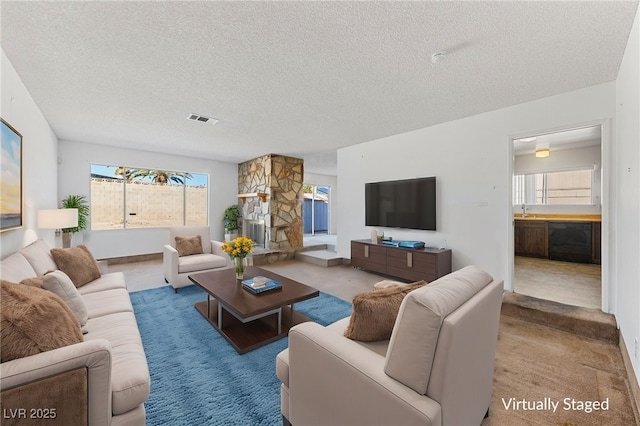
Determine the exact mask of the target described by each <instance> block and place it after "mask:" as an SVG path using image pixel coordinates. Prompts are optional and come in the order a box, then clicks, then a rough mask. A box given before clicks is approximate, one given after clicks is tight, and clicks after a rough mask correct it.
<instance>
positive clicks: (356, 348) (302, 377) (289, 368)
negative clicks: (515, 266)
mask: <svg viewBox="0 0 640 426" xmlns="http://www.w3.org/2000/svg"><path fill="white" fill-rule="evenodd" d="M502 293H503V283H502V281H496V280H493V278H491V277H490V276H489V275H488V274H487V273H485V272H484V271H482V270H481V269H480V268H477V267H467V268H464V269H461V270H459V271H457V272H454V273H451V274H449V275H447V276H445V277H442V278H440V279H439V280H437V281H434V282H433V283H431V284H429V285H427V286H424V287H422V288H419V289H417V290H414V291H412V292H410V293H409V294H408V295H407V296H406V297H405V298H404V300H403V301H402V305H401V307H400V311H399V313H398V316H397V318H396V322H395V326H394V328H393V332H392V335H391V339H390V340H387V341H378V342H371V343H364V342H358V341H354V340H350V339H348V338H346V337H344V331H345V329H346V327H347V325H348V323H349V318H345V319H343V320H340V321H338V322H336V323H334V324H331V325H329V326H328V327H323V326H321V325H319V324H316V323H314V322H307V323H303V324H299V325H297V326H295V327H293V328H292V329H291V330H290V331H289V348H288V349H286V350H284V351H283V352H281V353H280V354H279V355H278V357H277V360H276V370H277V375H278V377H279V378H280V380H281V382H282V385H281V412H282V416H283V422H284V424H293V425H295V426H303V425H479V424H480V423H481V422H482V419H483V417H485V415H487V414H488V409H489V404H490V401H491V391H492V385H493V367H494V358H495V352H496V344H497V338H498V323H499V318H500V307H501V303H502Z"/></svg>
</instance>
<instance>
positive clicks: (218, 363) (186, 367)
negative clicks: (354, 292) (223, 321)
mask: <svg viewBox="0 0 640 426" xmlns="http://www.w3.org/2000/svg"><path fill="white" fill-rule="evenodd" d="M131 299H132V302H133V306H134V309H135V314H136V319H137V321H138V326H139V328H140V334H141V335H142V342H143V344H144V347H145V352H146V355H147V361H148V364H149V371H150V374H151V395H150V397H149V399H148V400H147V402H146V404H145V408H146V410H147V425H277V424H281V422H282V420H281V416H280V382H279V380H278V379H277V377H276V375H275V358H276V355H277V354H278V353H279V352H280V351H282V350H283V349H285V348H286V347H287V342H288V341H287V339H286V338H285V339H282V340H279V341H277V342H274V343H271V344H269V345H267V346H263V347H261V348H259V349H256V350H254V351H252V352H249V353H247V354H244V355H238V353H237V352H236V351H235V350H234V349H233V348H232V347H231V346H230V345H229V344H228V343H227V341H226V340H225V339H224V338H223V337H222V336H221V335H220V334H218V332H216V331H215V330H214V329H213V327H212V326H211V325H210V324H209V322H207V321H206V320H205V319H204V318H203V317H202V316H201V315H200V314H199V313H198V312H197V311H196V309H195V308H194V307H193V305H194V303H196V302H199V301H201V300H205V299H206V295H205V293H204V292H203V291H202V290H201V289H200V288H198V287H196V286H190V287H185V288H182V289H180V291H179V292H178V293H177V294H175V293H174V291H173V288H171V287H169V286H165V287H160V288H156V289H152V290H145V291H140V292H135V293H131ZM295 307H296V309H297V310H299V311H301V312H303V313H305V314H306V315H307V316H308V317H309V318H311V319H313V320H314V321H316V322H318V323H320V324H325V325H326V324H329V323H331V322H334V321H336V320H338V319H341V318H344V317H346V316H348V315H349V314H350V312H351V305H350V304H349V303H347V302H345V301H343V300H340V299H338V298H336V297H333V296H330V295H328V294H326V293H320V296H319V297H317V298H314V299H311V300H308V301H305V302H301V303H298V304H296V305H295Z"/></svg>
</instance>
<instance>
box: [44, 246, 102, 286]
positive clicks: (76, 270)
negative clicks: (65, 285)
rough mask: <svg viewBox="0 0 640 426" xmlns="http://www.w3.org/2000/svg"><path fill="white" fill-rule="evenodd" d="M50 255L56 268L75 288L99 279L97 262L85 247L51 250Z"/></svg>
mask: <svg viewBox="0 0 640 426" xmlns="http://www.w3.org/2000/svg"><path fill="white" fill-rule="evenodd" d="M51 255H52V256H53V259H54V260H55V262H56V265H58V268H59V269H60V270H61V271H62V272H64V273H65V274H67V275H68V276H69V278H71V281H73V284H74V285H75V286H76V287H80V286H83V285H85V284H87V283H89V282H91V281H93V280H96V279H98V278H100V276H101V275H102V274H101V273H100V267H99V266H98V262H96V260H95V259H94V257H93V255H92V254H91V252H90V251H89V249H88V248H87V247H86V246H83V245H80V246H78V247H71V248H66V249H57V248H56V249H51Z"/></svg>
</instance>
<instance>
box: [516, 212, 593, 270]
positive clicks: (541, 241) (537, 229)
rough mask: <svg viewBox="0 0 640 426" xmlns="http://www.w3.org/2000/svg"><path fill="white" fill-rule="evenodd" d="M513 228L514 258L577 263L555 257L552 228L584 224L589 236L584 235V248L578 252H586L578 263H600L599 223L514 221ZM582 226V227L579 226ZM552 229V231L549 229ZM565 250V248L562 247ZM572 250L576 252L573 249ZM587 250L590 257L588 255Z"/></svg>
mask: <svg viewBox="0 0 640 426" xmlns="http://www.w3.org/2000/svg"><path fill="white" fill-rule="evenodd" d="M514 222H515V226H514V231H513V237H514V251H515V255H516V256H526V257H540V258H543V259H556V260H564V261H569V262H573V261H577V260H572V259H564V258H562V259H561V258H558V257H556V254H555V253H556V251H558V247H559V246H558V242H557V241H556V240H557V238H554V235H556V234H554V232H556V230H555V228H554V226H556V225H558V224H559V225H566V227H567V228H569V227H573V228H575V227H576V224H584V226H586V227H587V229H588V230H589V231H590V232H589V233H590V235H587V234H586V232H585V231H583V234H584V235H586V244H587V246H586V247H582V248H581V249H580V250H583V249H584V250H587V252H586V255H585V256H583V259H582V260H580V262H586V263H588V262H591V263H597V264H600V263H601V257H602V255H601V253H602V251H601V250H602V249H601V244H602V236H601V231H602V224H601V222H595V221H594V222H589V221H575V220H574V221H572V220H570V219H569V220H564V221H563V220H540V219H537V220H531V219H529V220H524V219H515V220H514ZM580 226H582V225H580ZM551 228H553V229H551ZM589 245H590V247H589ZM564 248H565V249H567V247H564ZM573 250H576V249H575V247H574V248H573ZM589 250H590V251H591V255H589ZM581 253H582V251H581Z"/></svg>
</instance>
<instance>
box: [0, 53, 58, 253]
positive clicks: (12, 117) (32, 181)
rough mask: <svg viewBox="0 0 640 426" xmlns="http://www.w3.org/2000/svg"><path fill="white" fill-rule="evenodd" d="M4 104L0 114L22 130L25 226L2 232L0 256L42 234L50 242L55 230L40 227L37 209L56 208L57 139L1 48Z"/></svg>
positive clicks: (53, 239)
mask: <svg viewBox="0 0 640 426" xmlns="http://www.w3.org/2000/svg"><path fill="white" fill-rule="evenodd" d="M0 69H1V72H0V74H1V75H2V76H1V81H2V83H1V86H0V87H2V90H0V93H1V96H2V104H1V111H0V115H2V118H3V119H4V120H5V121H6V122H7V123H9V124H10V125H11V126H12V127H13V128H14V129H16V130H17V131H18V132H20V134H22V200H23V204H22V211H23V217H22V223H23V226H22V228H17V229H13V230H9V231H5V232H3V233H2V234H0V250H1V252H0V256H1V257H2V258H5V257H7V256H8V255H10V254H11V253H14V252H16V251H17V250H19V249H20V248H22V247H24V246H25V245H27V244H29V243H30V242H32V241H34V240H35V239H36V238H38V237H40V238H42V239H43V240H45V241H46V242H47V244H49V245H50V246H52V247H53V246H54V245H55V244H56V243H58V245H59V244H61V243H60V242H56V240H55V237H54V231H53V230H44V229H43V230H38V229H37V211H38V210H39V209H55V208H57V207H58V206H57V200H58V196H57V195H58V194H57V182H58V174H57V167H56V156H57V150H58V139H57V138H56V135H55V134H54V133H53V131H52V130H51V127H50V126H49V123H47V120H45V118H44V116H43V115H42V112H40V109H39V108H38V106H37V105H36V103H35V102H34V100H33V98H32V97H31V94H30V93H29V92H28V91H27V88H26V87H25V86H24V84H23V83H22V80H20V77H19V76H18V74H17V73H16V71H15V69H14V68H13V65H11V62H9V59H8V58H7V56H6V55H5V53H4V51H2V57H1V59H0Z"/></svg>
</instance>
